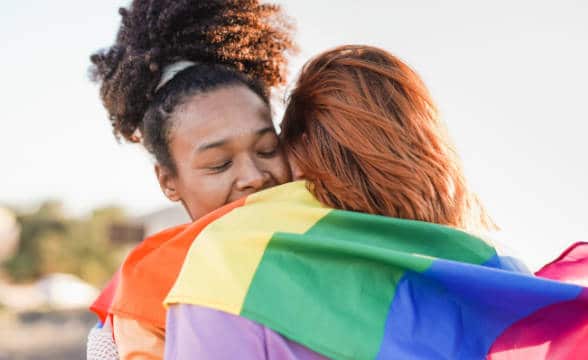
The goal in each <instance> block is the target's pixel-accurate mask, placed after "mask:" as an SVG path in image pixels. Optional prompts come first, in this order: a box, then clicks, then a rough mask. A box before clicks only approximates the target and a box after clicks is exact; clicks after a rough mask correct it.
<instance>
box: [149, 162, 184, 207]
mask: <svg viewBox="0 0 588 360" xmlns="http://www.w3.org/2000/svg"><path fill="white" fill-rule="evenodd" d="M155 175H156V176H157V181H159V186H160V187H161V191H163V194H164V195H165V197H167V198H168V199H170V200H171V201H180V200H181V199H182V198H181V197H180V194H179V192H178V188H177V177H176V176H175V175H173V174H172V172H171V171H170V170H169V169H168V168H166V167H165V166H161V165H159V164H155Z"/></svg>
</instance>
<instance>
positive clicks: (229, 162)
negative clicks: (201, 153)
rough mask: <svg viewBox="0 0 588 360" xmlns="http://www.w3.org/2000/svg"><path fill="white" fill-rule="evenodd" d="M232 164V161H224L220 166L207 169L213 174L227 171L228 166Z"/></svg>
mask: <svg viewBox="0 0 588 360" xmlns="http://www.w3.org/2000/svg"><path fill="white" fill-rule="evenodd" d="M232 163H233V162H232V161H230V160H228V161H225V162H224V163H222V164H220V165H216V166H210V167H209V168H208V169H209V170H211V171H213V172H222V171H224V170H226V169H228V168H229V166H231V164H232Z"/></svg>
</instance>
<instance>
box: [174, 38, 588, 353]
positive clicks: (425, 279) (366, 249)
mask: <svg viewBox="0 0 588 360" xmlns="http://www.w3.org/2000/svg"><path fill="white" fill-rule="evenodd" d="M281 126H282V133H281V138H282V141H283V145H284V147H285V148H286V150H287V152H288V154H289V159H290V161H291V166H292V168H293V170H294V171H293V173H294V174H295V175H296V176H297V178H298V179H304V181H297V182H294V183H289V184H285V185H281V186H278V187H275V188H273V189H269V190H265V191H262V192H260V193H258V194H255V195H252V196H250V197H248V198H247V199H246V200H245V201H244V203H243V204H240V205H239V207H237V208H235V209H233V210H232V211H231V213H230V214H228V215H225V216H224V217H222V218H220V219H218V220H215V221H214V222H211V223H208V224H200V226H202V227H203V228H204V230H203V231H202V232H201V233H200V234H198V235H197V236H196V238H195V241H194V242H193V244H192V246H191V248H190V250H189V252H188V255H187V257H186V259H185V260H184V264H183V267H182V270H181V272H180V274H179V277H178V279H177V280H176V283H175V285H174V287H173V288H172V290H171V291H170V293H169V294H168V296H167V299H166V304H167V305H168V306H169V310H168V317H167V318H168V322H167V335H168V342H167V343H166V359H187V358H199V359H234V358H239V359H280V360H282V359H319V358H325V357H327V358H336V359H369V358H378V359H485V358H491V359H502V358H508V356H514V357H515V358H520V356H521V355H522V353H512V352H511V351H516V350H517V349H520V348H527V349H525V350H524V351H527V352H525V353H524V354H526V355H529V354H531V355H532V356H534V358H561V359H563V358H569V357H566V356H571V355H570V354H574V356H577V355H578V354H585V355H588V349H586V346H584V345H581V344H583V343H585V341H584V342H583V341H582V336H572V335H570V334H573V333H574V332H575V333H576V334H577V330H578V329H588V315H585V314H584V313H585V311H584V313H582V314H581V315H578V316H574V317H571V316H569V314H572V313H575V314H578V310H579V309H584V310H585V309H586V306H587V305H588V290H587V289H586V288H583V287H581V286H578V285H570V284H566V283H563V282H554V281H546V280H544V279H541V278H538V277H534V276H532V275H531V274H530V273H529V272H528V271H527V270H526V269H525V268H524V266H522V265H521V264H520V263H518V262H517V261H516V260H514V259H512V258H509V257H505V256H501V255H499V254H498V253H497V251H496V249H495V248H494V247H493V246H492V245H491V244H490V243H488V242H487V241H485V240H483V239H481V238H479V237H476V236H474V235H473V234H479V233H484V232H487V231H488V230H492V229H495V225H494V224H493V222H492V220H491V219H490V218H489V216H488V215H487V214H486V212H485V210H484V208H483V207H482V205H481V204H480V202H479V201H478V199H477V197H476V196H475V194H474V193H472V191H471V190H470V189H469V187H468V186H467V183H466V180H465V177H464V174H463V170H462V168H461V165H460V161H459V158H458V156H457V154H456V151H455V148H454V145H453V144H452V142H451V141H450V139H449V137H448V134H447V131H446V129H445V127H444V125H443V123H442V122H441V121H440V120H439V117H438V114H437V111H436V109H435V106H434V104H433V102H432V100H431V98H430V96H429V94H428V91H427V90H426V88H425V86H424V84H423V82H422V81H421V80H420V78H419V77H418V75H417V74H416V73H415V72H414V71H412V70H411V69H410V68H409V67H408V66H407V65H406V64H404V63H403V62H402V61H400V60H399V59H398V58H396V57H394V56H393V55H391V54H389V53H387V52H386V51H384V50H381V49H378V48H374V47H370V46H343V47H339V48H337V49H334V50H331V51H327V52H325V53H322V54H320V55H319V56H317V57H316V58H314V59H313V60H311V61H310V62H309V63H308V64H307V65H306V66H304V68H303V70H302V72H301V74H300V77H299V79H298V81H297V83H296V87H295V88H294V89H293V91H292V93H291V95H290V98H289V102H288V105H287V108H286V111H285V115H284V119H283V121H282V125H281ZM203 225H207V226H206V227H204V226H203ZM576 270H577V268H576ZM576 270H574V271H576ZM584 272H585V271H584ZM558 274H559V275H558V276H560V277H558V280H566V278H565V276H563V275H562V274H561V272H558ZM555 329H557V331H556V330H555ZM555 334H557V336H556V335H555ZM543 344H547V345H546V346H543ZM540 345H541V346H540ZM579 347H583V349H582V351H585V352H578V351H579ZM528 348H532V350H529V349H528ZM529 351H531V352H529ZM533 351H535V352H533ZM554 354H557V356H559V357H553V355H554ZM505 356H506V357H505ZM580 357H582V356H580Z"/></svg>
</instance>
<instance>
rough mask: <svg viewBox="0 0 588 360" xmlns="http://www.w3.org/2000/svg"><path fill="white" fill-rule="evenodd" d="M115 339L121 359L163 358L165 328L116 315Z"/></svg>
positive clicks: (150, 359) (158, 359)
mask: <svg viewBox="0 0 588 360" xmlns="http://www.w3.org/2000/svg"><path fill="white" fill-rule="evenodd" d="M113 327H114V339H115V341H116V347H117V349H118V353H119V356H120V359H121V360H161V359H163V351H164V343H165V330H164V329H159V328H157V327H155V326H150V325H146V324H143V323H140V322H139V321H137V320H133V319H130V318H125V317H120V316H114V319H113Z"/></svg>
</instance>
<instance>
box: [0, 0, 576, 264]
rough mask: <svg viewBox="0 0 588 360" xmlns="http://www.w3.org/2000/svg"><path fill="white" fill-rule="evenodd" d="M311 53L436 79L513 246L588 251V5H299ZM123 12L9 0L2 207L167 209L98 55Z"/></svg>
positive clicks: (305, 50)
mask: <svg viewBox="0 0 588 360" xmlns="http://www.w3.org/2000/svg"><path fill="white" fill-rule="evenodd" d="M279 2H280V3H282V4H284V5H285V8H286V10H287V12H288V13H289V14H290V15H291V16H292V17H293V18H294V19H295V20H296V22H297V24H298V35H297V39H298V41H299V44H300V47H301V49H302V53H301V54H300V55H299V57H298V58H297V59H295V61H294V63H293V66H292V73H293V74H295V73H296V72H297V70H298V68H299V66H300V65H301V64H302V63H303V62H304V61H305V60H307V59H308V58H309V57H310V56H312V55H315V54H317V53H318V52H320V51H322V50H325V49H327V48H331V47H334V46H337V45H342V44H349V43H367V44H372V45H377V46H381V47H383V48H385V49H387V50H388V51H390V52H392V53H394V54H395V55H397V56H399V57H401V58H402V59H404V60H405V61H407V62H408V63H409V64H410V65H411V66H412V67H413V68H414V69H416V70H417V72H419V74H420V75H421V76H422V77H423V78H424V80H425V82H426V83H427V85H428V86H429V88H430V90H431V92H432V94H433V97H434V99H435V100H436V102H437V104H438V106H439V108H440V109H441V112H442V115H443V118H444V120H445V121H446V122H447V123H448V126H449V130H450V132H451V134H452V136H453V139H454V140H455V142H456V143H457V146H458V150H459V151H460V154H461V156H462V159H463V161H464V164H465V168H466V172H467V175H468V179H469V181H470V183H471V184H472V186H473V187H474V189H475V190H476V191H477V192H478V193H479V194H480V197H481V198H482V200H483V202H484V203H485V204H486V206H487V207H488V209H489V211H490V213H491V214H492V215H493V217H494V219H495V221H496V222H497V223H498V224H499V225H500V226H501V227H502V228H503V234H502V235H501V240H502V241H504V242H506V243H508V244H509V245H510V246H511V247H512V248H514V249H515V250H516V251H518V253H519V255H520V256H521V257H522V258H523V259H524V260H525V261H526V262H527V263H529V264H530V265H531V266H532V267H535V268H536V267H537V266H538V265H539V264H543V263H545V262H546V261H549V260H551V259H552V258H553V257H554V256H556V255H557V254H558V253H559V252H561V251H562V250H563V249H564V248H565V247H567V246H568V245H569V244H571V243H573V242H575V241H582V240H583V241H588V224H587V219H586V218H587V216H586V215H587V213H588V212H587V211H586V205H585V204H586V202H587V201H588V189H587V184H588V170H587V165H586V164H588V161H586V159H585V158H586V156H587V155H588V145H587V142H586V141H585V139H584V138H585V134H586V128H587V126H586V122H587V121H588V107H587V106H586V104H587V103H588V100H587V97H588V91H587V85H586V84H588V66H587V65H586V64H588V21H587V19H588V2H587V1H584V0H575V1H573V0H558V1H553V0H539V1H538V0H518V1H510V0H499V1H471V0H463V1H457V0H444V1H434V0H411V1H389V0H379V1H376V0H363V1H351V0H346V1H336V2H335V1H327V0H283V1H279ZM126 3H127V1H116V0H100V1H88V0H82V1H80V0H77V1H73V0H59V1H47V0H45V1H41V0H35V1H33V0H2V9H3V11H2V13H1V14H0V42H1V44H2V46H1V49H2V52H1V56H0V81H1V86H0V101H1V102H0V104H1V106H0V115H1V116H2V120H1V121H2V124H3V129H4V130H3V131H2V132H0V164H2V169H3V170H2V176H0V204H1V203H9V204H33V203H35V202H38V201H40V200H43V199H46V198H54V199H61V200H63V201H64V202H65V204H66V206H67V208H68V209H70V210H71V211H73V212H75V213H84V212H86V211H88V210H89V209H91V208H93V207H95V206H100V205H106V204H113V203H115V204H121V205H123V206H125V207H126V208H128V209H129V212H130V213H131V214H137V215H139V214H143V213H145V212H148V211H151V210H154V209H157V208H160V207H162V206H166V205H167V204H168V202H167V200H166V199H165V198H164V197H163V196H162V195H161V193H160V190H159V188H158V186H157V183H156V181H155V176H154V175H153V170H152V162H151V160H150V158H149V157H148V156H147V155H146V154H145V153H144V152H143V151H142V150H140V149H139V148H138V147H137V146H132V145H119V144H117V143H116V142H115V140H114V138H113V137H112V134H111V131H110V125H109V123H108V120H107V118H106V114H105V112H104V110H103V108H102V106H101V103H100V100H99V98H98V93H97V91H98V90H97V87H96V86H95V85H93V84H92V83H90V81H89V80H88V78H87V68H88V65H89V61H88V56H89V55H90V53H91V52H92V51H94V50H96V49H98V48H101V47H105V46H108V45H109V44H111V42H112V40H113V38H114V35H115V31H116V28H117V26H118V21H119V16H118V13H117V8H118V6H121V5H125V4H126Z"/></svg>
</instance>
